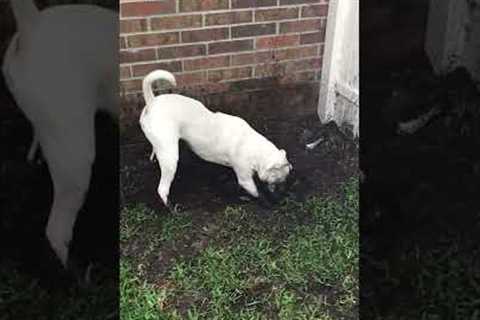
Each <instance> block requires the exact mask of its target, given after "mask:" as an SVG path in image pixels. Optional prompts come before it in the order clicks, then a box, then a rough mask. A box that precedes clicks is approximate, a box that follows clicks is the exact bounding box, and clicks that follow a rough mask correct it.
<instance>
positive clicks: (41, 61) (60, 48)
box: [2, 0, 118, 266]
mask: <svg viewBox="0 0 480 320" xmlns="http://www.w3.org/2000/svg"><path fill="white" fill-rule="evenodd" d="M10 5H11V7H12V10H13V13H14V17H15V21H16V24H17V32H16V34H15V35H14V36H13V38H12V40H11V42H10V44H9V47H8V48H7V51H6V54H5V57H4V61H3V65H2V72H3V76H4V78H5V80H6V83H7V86H8V88H9V90H10V91H11V93H12V95H13V97H14V99H15V101H16V103H17V105H18V107H19V108H20V109H21V110H22V111H23V113H24V115H25V116H26V117H27V119H28V120H29V121H30V122H31V124H32V126H33V132H34V138H33V141H32V145H31V147H30V151H29V153H28V155H27V159H28V160H33V157H34V154H35V152H36V150H37V148H38V147H40V148H41V149H42V152H43V157H44V159H45V161H46V163H47V165H48V168H49V172H50V176H51V178H52V182H53V188H54V196H53V204H52V207H51V209H50V214H49V218H48V223H47V226H46V236H47V239H48V241H49V243H50V245H51V247H52V249H53V250H54V252H55V253H56V255H57V256H58V258H59V259H60V261H61V262H62V264H63V265H64V266H66V265H67V260H68V253H69V243H70V241H71V239H72V233H73V227H74V224H75V221H76V218H77V215H78V212H79V210H80V208H81V206H82V205H83V202H84V198H85V195H86V193H87V191H88V189H89V184H90V179H91V172H92V164H93V161H94V159H95V132H94V131H95V114H96V112H97V111H100V110H101V111H106V112H107V113H109V114H110V115H111V116H112V117H113V118H114V119H115V120H116V119H117V118H118V107H117V106H118V92H117V84H118V70H117V69H118V65H117V64H116V63H115V61H113V60H112V57H115V56H116V55H117V52H118V50H117V46H118V44H117V40H116V38H117V37H116V36H117V33H118V31H117V26H118V15H117V14H116V13H115V12H113V11H110V10H107V9H103V8H101V7H97V6H91V5H62V6H55V7H50V8H47V9H45V10H42V11H40V10H39V9H38V8H37V7H36V6H35V3H34V1H33V0H21V1H20V0H11V1H10ZM46 77H48V79H47V78H46Z"/></svg>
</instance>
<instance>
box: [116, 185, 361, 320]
mask: <svg viewBox="0 0 480 320" xmlns="http://www.w3.org/2000/svg"><path fill="white" fill-rule="evenodd" d="M339 188H340V189H341V190H340V192H338V193H337V194H338V196H334V197H333V196H332V197H327V196H320V195H313V196H310V197H309V198H308V199H307V200H306V201H305V202H296V201H292V200H285V201H284V202H283V203H282V204H281V205H279V206H278V207H277V208H275V209H274V210H268V211H267V210H265V209H260V208H259V207H258V206H257V205H255V204H254V203H250V204H242V205H235V206H229V207H226V208H225V209H224V210H219V211H217V212H201V211H198V210H197V211H195V210H188V211H186V212H182V213H179V214H175V215H174V214H170V215H166V214H157V213H155V211H154V210H153V209H151V208H149V207H148V206H146V205H145V204H142V203H135V204H130V205H128V206H127V207H126V208H124V209H123V211H122V213H121V237H120V240H121V264H120V314H121V319H124V320H133V319H145V320H148V319H161V320H163V319H165V320H167V319H172V320H173V319H219V320H220V319H221V320H224V319H236V320H237V319H238V320H242V319H245V320H246V319H289V320H290V319H305V320H306V319H358V315H357V313H358V303H359V301H358V300H359V298H358V286H359V280H358V259H359V232H358V211H359V193H358V181H357V179H356V178H355V179H353V178H352V179H350V180H349V181H347V182H345V183H344V184H342V185H340V186H339Z"/></svg>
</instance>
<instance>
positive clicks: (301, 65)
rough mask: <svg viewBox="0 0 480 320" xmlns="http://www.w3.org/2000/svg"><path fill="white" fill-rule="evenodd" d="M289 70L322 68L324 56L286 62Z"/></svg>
mask: <svg viewBox="0 0 480 320" xmlns="http://www.w3.org/2000/svg"><path fill="white" fill-rule="evenodd" d="M286 66H287V67H286V71H287V72H294V71H307V70H308V71H310V70H315V69H320V68H321V67H322V58H319V57H317V58H311V59H305V60H298V61H291V62H288V63H287V64H286Z"/></svg>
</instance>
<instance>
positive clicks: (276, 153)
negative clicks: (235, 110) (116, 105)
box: [140, 70, 292, 206]
mask: <svg viewBox="0 0 480 320" xmlns="http://www.w3.org/2000/svg"><path fill="white" fill-rule="evenodd" d="M158 80H163V81H166V82H169V83H170V85H172V86H175V85H176V82H175V78H174V76H173V75H172V74H171V73H170V72H167V71H163V70H156V71H153V72H152V73H150V74H148V75H147V76H146V77H145V78H144V80H143V94H144V96H145V101H146V106H145V108H144V109H143V111H142V113H141V116H140V125H141V127H142V130H143V132H144V134H145V136H146V138H147V139H148V141H149V142H150V143H151V144H152V146H153V152H154V153H155V156H156V158H157V160H158V162H159V165H160V169H161V179H160V183H159V186H158V194H159V195H160V197H161V199H162V201H163V202H164V204H165V205H167V206H168V205H169V203H168V195H169V192H170V185H171V183H172V181H173V179H174V177H175V172H176V170H177V163H178V157H179V154H178V153H179V148H178V143H179V140H180V139H182V140H184V141H186V142H187V143H188V145H189V146H190V147H191V149H192V150H193V151H194V152H195V153H196V154H197V155H198V156H199V157H201V158H202V159H204V160H206V161H210V162H213V163H217V164H220V165H224V166H229V167H232V168H233V170H234V171H235V173H236V175H237V179H238V183H239V184H240V186H242V187H243V188H244V189H245V190H246V191H247V192H248V193H249V194H250V195H252V196H254V197H258V196H259V193H258V190H257V186H256V185H255V182H254V180H253V175H254V173H258V176H259V178H260V180H262V181H265V182H267V183H268V184H269V186H271V187H272V189H273V186H274V185H275V184H277V183H282V182H284V181H285V179H286V178H287V176H288V174H289V173H290V170H291V169H292V166H291V165H290V163H289V162H288V160H287V156H286V152H285V151H284V150H279V149H278V148H277V147H276V146H275V145H274V144H273V143H271V142H270V141H269V140H267V139H266V138H265V137H264V136H262V135H261V134H259V133H258V132H257V131H255V130H254V129H253V128H252V127H251V126H250V125H249V124H248V123H247V122H246V121H245V120H243V119H242V118H239V117H236V116H232V115H228V114H225V113H221V112H215V113H214V112H212V111H210V110H208V109H207V108H206V107H205V106H204V105H203V104H202V103H200V102H199V101H197V100H194V99H191V98H188V97H185V96H182V95H178V94H164V95H160V96H157V97H154V95H153V91H152V84H153V82H154V81H158ZM152 158H153V157H152V156H151V159H152Z"/></svg>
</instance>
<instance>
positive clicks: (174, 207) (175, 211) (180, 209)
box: [167, 203, 185, 214]
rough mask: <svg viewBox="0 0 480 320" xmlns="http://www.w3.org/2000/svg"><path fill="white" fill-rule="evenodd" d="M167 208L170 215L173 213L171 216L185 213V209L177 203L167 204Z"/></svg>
mask: <svg viewBox="0 0 480 320" xmlns="http://www.w3.org/2000/svg"><path fill="white" fill-rule="evenodd" d="M167 208H168V210H169V211H170V213H173V214H179V213H182V212H183V211H185V207H184V206H182V205H181V204H179V203H175V204H172V203H169V204H168V205H167Z"/></svg>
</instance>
